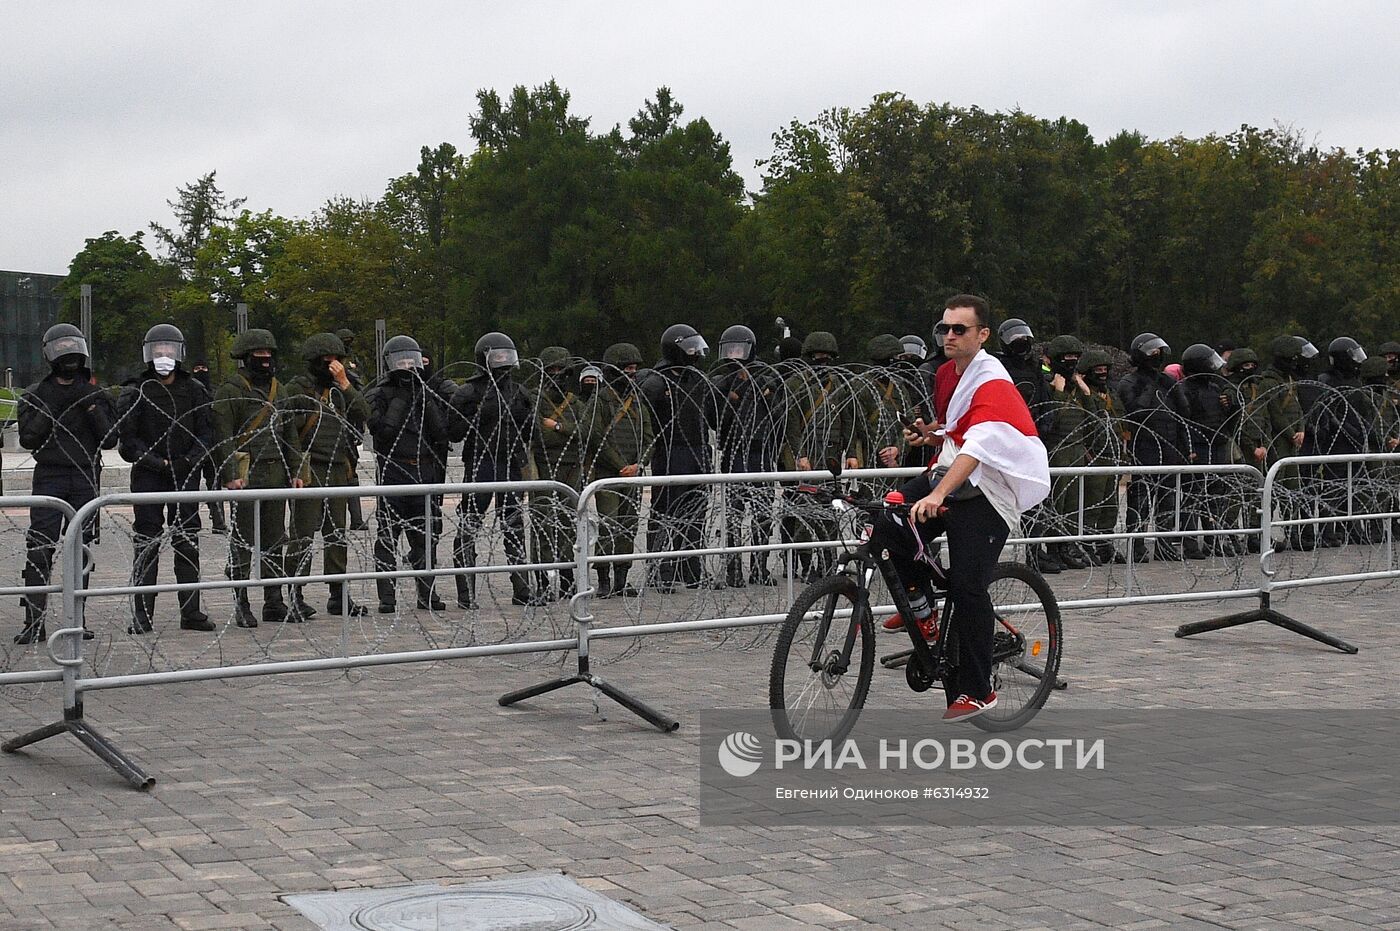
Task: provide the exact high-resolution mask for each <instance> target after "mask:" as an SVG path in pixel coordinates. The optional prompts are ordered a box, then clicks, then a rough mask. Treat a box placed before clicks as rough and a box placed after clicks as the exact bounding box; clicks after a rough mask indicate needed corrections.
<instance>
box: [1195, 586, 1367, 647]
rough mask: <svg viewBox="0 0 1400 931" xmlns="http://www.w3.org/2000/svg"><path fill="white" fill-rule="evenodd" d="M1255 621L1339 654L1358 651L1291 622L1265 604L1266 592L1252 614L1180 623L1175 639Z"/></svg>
mask: <svg viewBox="0 0 1400 931" xmlns="http://www.w3.org/2000/svg"><path fill="white" fill-rule="evenodd" d="M1255 621H1267V622H1269V623H1270V624H1273V625H1275V626H1277V627H1282V628H1283V629H1284V630H1288V631H1292V632H1293V633H1295V634H1300V635H1302V636H1304V637H1309V638H1311V639H1313V640H1316V641H1317V642H1318V643H1325V644H1327V646H1329V647H1333V648H1334V649H1337V650H1341V651H1342V652H1343V653H1347V654H1354V653H1357V652H1359V648H1357V647H1355V646H1353V645H1351V644H1350V643H1347V642H1346V641H1345V640H1341V639H1339V638H1337V637H1334V636H1332V635H1331V634H1329V633H1327V632H1325V631H1321V630H1318V629H1317V628H1316V627H1313V626H1311V625H1309V624H1304V623H1303V622H1302V621H1299V620H1295V619H1294V618H1291V617H1289V616H1288V615H1286V614H1284V613H1283V612H1281V611H1276V610H1274V609H1273V608H1272V607H1271V606H1270V604H1269V595H1268V593H1267V592H1265V593H1263V594H1261V595H1260V596H1259V607H1257V608H1255V609H1254V610H1253V611H1243V612H1240V613H1239V614H1227V615H1225V616H1224V617H1216V618H1211V619H1210V620H1205V621H1193V622H1192V623H1190V624H1182V625H1181V626H1180V627H1178V628H1177V629H1176V635H1177V636H1178V637H1191V636H1195V635H1196V634H1206V633H1210V632H1211V631H1216V630H1225V629H1226V628H1229V627H1239V626H1240V625H1242V624H1252V623H1254V622H1255Z"/></svg>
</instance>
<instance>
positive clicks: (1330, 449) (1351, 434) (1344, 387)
mask: <svg viewBox="0 0 1400 931" xmlns="http://www.w3.org/2000/svg"><path fill="white" fill-rule="evenodd" d="M1314 385H1316V388H1315V390H1316V392H1317V397H1316V399H1315V400H1314V401H1313V403H1312V405H1311V407H1310V408H1309V409H1308V410H1309V413H1308V421H1309V426H1308V430H1307V437H1308V439H1309V440H1311V441H1312V444H1313V448H1314V453H1313V455H1324V456H1351V455H1356V454H1358V453H1365V452H1376V451H1379V450H1380V449H1381V443H1380V436H1379V432H1378V430H1377V426H1378V422H1379V421H1378V416H1377V412H1376V405H1375V403H1374V400H1373V395H1372V392H1371V391H1370V389H1369V388H1366V387H1364V386H1363V385H1362V384H1361V379H1360V377H1359V376H1355V375H1342V374H1340V373H1339V372H1337V371H1336V370H1335V369H1329V370H1328V371H1325V372H1323V373H1322V374H1321V375H1319V376H1318V379H1317V382H1315V383H1314ZM1305 445H1306V444H1305ZM1315 468H1316V467H1313V468H1309V469H1305V472H1308V473H1312V474H1317V473H1316V472H1315ZM1364 472H1365V466H1364V465H1363V464H1362V463H1355V462H1354V463H1351V464H1350V466H1348V464H1347V463H1345V462H1337V463H1327V464H1326V465H1324V466H1323V467H1322V469H1321V473H1320V477H1321V478H1322V479H1323V480H1324V481H1323V483H1322V484H1321V485H1319V486H1317V491H1318V492H1319V498H1320V500H1319V502H1318V505H1319V510H1320V512H1321V514H1322V515H1323V516H1324V517H1338V516H1341V515H1343V514H1346V513H1347V499H1348V487H1347V486H1348V483H1350V484H1351V485H1352V486H1353V491H1352V497H1353V506H1354V508H1355V510H1358V511H1359V510H1360V509H1361V508H1360V503H1359V501H1356V500H1355V498H1356V494H1355V491H1354V488H1355V486H1356V485H1358V484H1360V483H1361V476H1362V475H1363V474H1364ZM1361 529H1362V525H1361V524H1360V523H1349V524H1348V523H1327V524H1324V525H1323V527H1322V533H1321V538H1322V540H1321V542H1322V545H1323V546H1338V545H1340V544H1341V543H1342V542H1343V541H1344V540H1346V539H1348V538H1349V539H1351V540H1352V541H1353V542H1361V534H1360V533H1359V531H1360V530H1361Z"/></svg>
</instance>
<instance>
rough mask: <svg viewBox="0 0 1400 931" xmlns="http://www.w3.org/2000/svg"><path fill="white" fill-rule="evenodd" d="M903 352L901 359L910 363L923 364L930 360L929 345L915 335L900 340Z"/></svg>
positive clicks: (900, 355)
mask: <svg viewBox="0 0 1400 931" xmlns="http://www.w3.org/2000/svg"><path fill="white" fill-rule="evenodd" d="M899 345H900V348H901V350H902V351H901V352H900V354H899V357H900V358H901V359H907V360H908V361H910V362H916V363H917V362H922V361H924V360H925V359H927V358H928V343H926V342H924V338H923V337H922V336H919V335H917V334H914V333H910V334H909V335H908V336H901V337H900V338H899Z"/></svg>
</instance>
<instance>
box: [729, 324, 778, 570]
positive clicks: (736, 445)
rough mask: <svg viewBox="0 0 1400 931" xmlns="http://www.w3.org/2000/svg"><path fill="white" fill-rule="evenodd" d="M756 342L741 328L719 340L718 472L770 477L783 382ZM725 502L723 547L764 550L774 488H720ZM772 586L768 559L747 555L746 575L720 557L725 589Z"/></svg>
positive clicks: (735, 562)
mask: <svg viewBox="0 0 1400 931" xmlns="http://www.w3.org/2000/svg"><path fill="white" fill-rule="evenodd" d="M757 343H758V340H757V338H756V337H755V336H754V332H753V330H751V329H749V328H748V327H746V326H744V325H742V324H735V325H734V326H731V327H729V328H728V329H726V330H725V331H724V332H723V333H721V334H720V338H719V354H718V359H717V360H716V363H715V369H714V372H713V374H712V375H711V380H712V381H713V382H714V386H715V390H716V391H717V392H718V394H719V397H720V411H719V425H718V428H717V430H716V433H717V435H718V439H719V470H720V471H721V472H726V473H731V474H732V473H735V472H771V471H773V470H774V469H776V468H777V463H778V449H779V447H780V445H781V443H782V434H783V421H784V407H783V383H782V379H781V378H779V377H778V374H777V372H776V371H775V370H774V369H773V368H772V366H769V365H767V364H765V363H764V362H763V361H761V360H760V359H759V358H758V352H757ZM720 494H721V495H722V496H723V502H724V540H725V545H726V546H729V547H735V546H762V545H767V543H768V540H769V538H770V537H771V536H772V533H773V511H774V489H773V486H772V485H770V484H769V483H767V482H760V483H757V484H752V485H750V484H728V485H724V486H722V488H721V491H720ZM750 582H752V583H754V584H756V585H776V584H777V580H776V579H774V578H773V575H772V573H770V572H769V571H768V554H767V553H766V552H761V551H755V552H751V553H750V554H749V572H748V576H747V579H746V577H745V574H744V568H743V557H742V556H741V555H739V554H732V555H730V556H727V557H726V558H725V584H727V585H728V586H729V587H731V588H742V587H743V586H745V585H747V584H749V583H750Z"/></svg>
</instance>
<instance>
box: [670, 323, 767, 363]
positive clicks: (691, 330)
mask: <svg viewBox="0 0 1400 931" xmlns="http://www.w3.org/2000/svg"><path fill="white" fill-rule="evenodd" d="M750 335H752V333H750ZM709 351H710V345H709V343H706V342H705V337H703V336H701V335H700V334H699V333H697V332H696V331H695V327H693V326H688V325H687V324H684V323H673V324H672V325H670V326H668V327H667V328H666V332H664V333H662V334H661V358H662V359H663V360H665V361H666V362H668V363H670V364H671V365H694V364H696V363H697V362H699V361H700V360H701V359H703V358H705V356H706V355H707V354H708V353H709Z"/></svg>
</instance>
